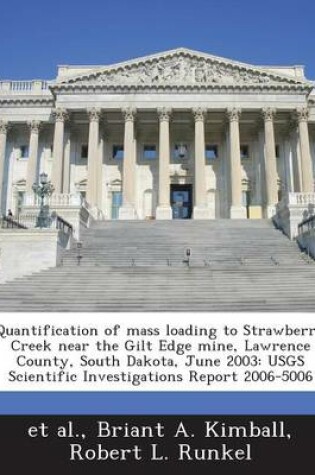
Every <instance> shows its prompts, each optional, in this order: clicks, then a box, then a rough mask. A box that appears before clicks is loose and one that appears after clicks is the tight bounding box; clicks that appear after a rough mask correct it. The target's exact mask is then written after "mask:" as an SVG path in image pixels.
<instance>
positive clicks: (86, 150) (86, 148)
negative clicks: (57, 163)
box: [81, 144, 89, 158]
mask: <svg viewBox="0 0 315 475" xmlns="http://www.w3.org/2000/svg"><path fill="white" fill-rule="evenodd" d="M88 155H89V146H88V145H86V144H84V145H81V158H88Z"/></svg>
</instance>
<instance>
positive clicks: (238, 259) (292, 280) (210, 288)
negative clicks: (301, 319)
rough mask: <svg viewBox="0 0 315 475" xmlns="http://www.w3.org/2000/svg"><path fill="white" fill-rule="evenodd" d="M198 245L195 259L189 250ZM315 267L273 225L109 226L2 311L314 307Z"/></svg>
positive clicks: (16, 287)
mask: <svg viewBox="0 0 315 475" xmlns="http://www.w3.org/2000/svg"><path fill="white" fill-rule="evenodd" d="M188 248H189V249H190V251H191V256H190V259H189V263H188V262H187V261H186V253H185V251H186V249H188ZM314 282H315V265H314V263H313V261H309V260H308V259H307V257H305V256H304V254H302V253H301V252H300V250H299V248H298V247H297V245H296V243H295V242H292V241H289V240H288V239H287V238H286V237H285V236H284V235H283V234H282V233H281V232H280V231H278V230H276V229H275V228H274V227H273V225H272V223H271V222H270V221H267V220H257V221H249V220H214V221H193V220H187V221H184V220H183V221H182V220H175V221H129V222H128V221H108V222H97V223H95V224H94V226H93V227H92V228H89V229H87V230H85V231H84V233H83V234H82V248H81V249H80V250H78V249H76V248H73V249H71V250H70V251H65V252H64V255H63V258H62V266H60V267H58V268H55V269H49V270H47V271H42V272H40V273H38V274H33V275H31V276H28V277H24V278H21V279H16V280H14V281H12V282H10V283H7V284H3V285H1V286H0V305H1V311H45V312H46V311H314V310H315V294H314V292H313V283H314Z"/></svg>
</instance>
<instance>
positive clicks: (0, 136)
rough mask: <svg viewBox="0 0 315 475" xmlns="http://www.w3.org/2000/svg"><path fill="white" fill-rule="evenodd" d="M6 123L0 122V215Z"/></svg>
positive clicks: (1, 209)
mask: <svg viewBox="0 0 315 475" xmlns="http://www.w3.org/2000/svg"><path fill="white" fill-rule="evenodd" d="M8 127H9V125H8V122H6V121H4V120H0V211H1V214H2V213H5V212H6V210H5V209H4V197H3V188H4V186H3V181H4V168H5V153H6V146H7V132H8Z"/></svg>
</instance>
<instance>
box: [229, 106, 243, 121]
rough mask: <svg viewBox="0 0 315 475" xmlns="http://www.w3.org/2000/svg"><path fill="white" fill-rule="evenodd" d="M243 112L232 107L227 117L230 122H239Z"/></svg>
mask: <svg viewBox="0 0 315 475" xmlns="http://www.w3.org/2000/svg"><path fill="white" fill-rule="evenodd" d="M241 113H242V110H241V109H239V108H238V107H231V108H229V109H227V111H226V116H227V119H228V121H229V122H234V121H239V120H240V117H241Z"/></svg>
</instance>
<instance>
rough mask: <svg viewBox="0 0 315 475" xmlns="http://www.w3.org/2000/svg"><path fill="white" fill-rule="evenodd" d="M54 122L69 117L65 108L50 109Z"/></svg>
mask: <svg viewBox="0 0 315 475" xmlns="http://www.w3.org/2000/svg"><path fill="white" fill-rule="evenodd" d="M52 114H53V117H54V119H55V122H65V121H66V120H68V119H69V114H68V111H67V110H66V109H61V108H57V109H54V110H53V111H52Z"/></svg>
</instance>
